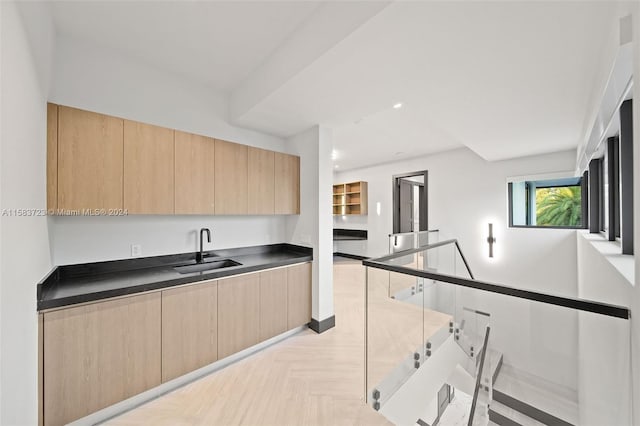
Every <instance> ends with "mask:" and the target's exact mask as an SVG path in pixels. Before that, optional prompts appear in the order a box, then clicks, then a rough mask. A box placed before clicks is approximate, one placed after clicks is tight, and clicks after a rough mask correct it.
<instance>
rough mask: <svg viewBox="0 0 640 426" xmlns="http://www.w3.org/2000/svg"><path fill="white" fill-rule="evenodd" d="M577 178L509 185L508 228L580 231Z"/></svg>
mask: <svg viewBox="0 0 640 426" xmlns="http://www.w3.org/2000/svg"><path fill="white" fill-rule="evenodd" d="M585 190H586V188H585V185H583V179H582V178H581V177H571V178H562V179H547V180H535V181H534V180H530V181H520V182H511V183H509V226H511V227H538V228H583V227H584V226H585V220H584V215H583V205H584V203H583V198H586V193H585Z"/></svg>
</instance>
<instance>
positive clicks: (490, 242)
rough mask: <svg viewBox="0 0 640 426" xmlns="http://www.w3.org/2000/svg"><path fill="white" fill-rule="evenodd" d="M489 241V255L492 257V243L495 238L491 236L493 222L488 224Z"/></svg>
mask: <svg viewBox="0 0 640 426" xmlns="http://www.w3.org/2000/svg"><path fill="white" fill-rule="evenodd" d="M487 242H488V243H489V257H493V245H494V244H495V242H496V238H495V237H494V236H493V223H490V224H489V237H488V238H487Z"/></svg>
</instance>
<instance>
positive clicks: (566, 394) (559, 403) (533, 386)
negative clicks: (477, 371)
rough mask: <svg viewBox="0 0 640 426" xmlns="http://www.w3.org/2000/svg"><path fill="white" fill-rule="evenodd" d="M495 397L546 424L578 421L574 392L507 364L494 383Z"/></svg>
mask: <svg viewBox="0 0 640 426" xmlns="http://www.w3.org/2000/svg"><path fill="white" fill-rule="evenodd" d="M493 399H494V400H495V401H498V402H500V403H502V404H504V405H506V406H509V407H511V408H513V409H516V410H518V411H521V412H523V413H524V414H527V415H528V416H529V417H532V418H536V419H537V420H539V421H541V422H542V423H545V424H553V425H563V426H568V425H572V424H577V423H578V404H577V397H576V395H575V391H571V390H570V389H568V388H566V387H563V386H560V385H557V384H554V383H551V382H549V381H547V380H544V379H542V378H540V377H537V376H533V375H531V374H529V373H526V372H523V371H521V370H518V369H516V368H514V367H512V366H510V365H504V366H503V367H502V368H501V369H500V372H499V374H498V378H497V380H496V382H495V384H494V386H493Z"/></svg>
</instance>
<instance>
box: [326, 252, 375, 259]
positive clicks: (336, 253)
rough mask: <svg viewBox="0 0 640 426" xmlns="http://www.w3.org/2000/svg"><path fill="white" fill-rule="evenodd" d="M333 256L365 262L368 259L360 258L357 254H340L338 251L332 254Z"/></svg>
mask: <svg viewBox="0 0 640 426" xmlns="http://www.w3.org/2000/svg"><path fill="white" fill-rule="evenodd" d="M333 255H334V256H340V257H346V258H347V259H355V260H365V259H368V257H366V256H360V255H357V254H349V253H341V252H339V251H336V252H334V253H333Z"/></svg>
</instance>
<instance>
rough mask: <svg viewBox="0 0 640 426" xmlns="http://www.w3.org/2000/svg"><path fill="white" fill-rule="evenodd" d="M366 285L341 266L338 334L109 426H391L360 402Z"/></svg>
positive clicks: (289, 342) (282, 350)
mask: <svg viewBox="0 0 640 426" xmlns="http://www.w3.org/2000/svg"><path fill="white" fill-rule="evenodd" d="M364 280H365V269H364V268H363V267H362V265H361V264H360V263H359V262H352V261H338V262H336V263H335V264H334V301H335V312H336V327H335V328H333V329H331V330H328V331H326V332H324V333H322V334H320V335H318V334H316V333H314V332H313V331H311V330H305V331H304V332H301V333H298V334H296V335H295V336H292V337H290V338H288V339H286V340H284V341H282V342H280V343H277V344H275V345H273V346H271V347H269V348H266V349H265V350H263V351H260V352H258V353H256V354H253V355H251V356H249V357H247V358H245V359H243V360H241V361H239V362H237V363H235V364H232V365H229V366H227V367H225V368H224V369H222V370H219V371H217V372H215V373H213V374H211V375H208V376H206V377H204V378H202V379H200V380H197V381H195V382H193V383H191V384H188V385H186V386H184V387H182V388H180V389H177V390H175V391H173V392H171V393H169V394H167V395H164V396H161V397H159V398H157V399H155V400H153V401H150V402H149V403H147V404H145V405H142V406H141V407H138V408H136V409H134V410H132V411H129V412H127V413H124V414H123V415H121V416H119V417H116V418H114V419H112V420H110V421H108V422H106V423H105V424H107V425H110V426H131V425H147V424H148V425H158V426H160V425H172V426H178V425H224V426H226V425H256V426H258V425H265V426H271V425H273V426H286V425H292V426H301V425H331V426H333V425H367V426H369V425H370V426H375V425H389V424H390V423H389V422H388V421H387V420H386V419H385V418H384V417H382V416H381V415H380V414H378V413H377V412H375V411H373V410H372V409H371V408H369V407H367V406H366V405H365V404H364V402H363V394H364ZM381 295H382V293H381ZM381 297H385V298H386V295H382V296H381ZM404 355H406V353H404Z"/></svg>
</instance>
